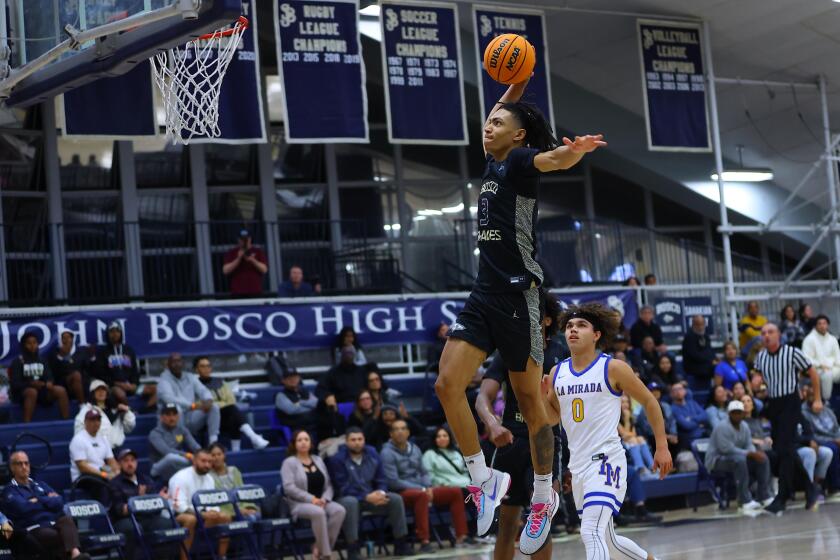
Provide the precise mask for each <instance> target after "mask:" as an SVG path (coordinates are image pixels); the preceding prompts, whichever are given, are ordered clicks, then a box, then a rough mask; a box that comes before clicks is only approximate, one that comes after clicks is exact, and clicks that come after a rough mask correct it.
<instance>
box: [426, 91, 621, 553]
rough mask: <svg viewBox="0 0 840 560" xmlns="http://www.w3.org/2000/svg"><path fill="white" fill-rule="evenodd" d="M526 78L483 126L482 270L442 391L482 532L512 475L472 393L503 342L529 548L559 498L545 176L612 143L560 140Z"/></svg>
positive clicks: (446, 355)
mask: <svg viewBox="0 0 840 560" xmlns="http://www.w3.org/2000/svg"><path fill="white" fill-rule="evenodd" d="M527 84H528V81H527V80H526V81H524V82H522V83H518V84H514V85H512V86H510V87H509V88H508V90H507V91H506V92H505V94H504V95H503V96H502V98H501V99H500V100H499V102H498V103H496V105H495V106H494V107H493V110H492V111H491V112H490V115H489V116H488V118H487V122H485V123H484V151H485V156H486V158H487V168H486V170H485V172H484V175H483V178H482V185H481V191H480V193H479V198H478V248H479V250H480V252H481V256H480V259H479V267H478V276H477V278H476V280H475V284H474V286H473V291H472V293H471V294H470V297H469V299H468V300H467V303H466V305H465V306H464V309H463V311H462V312H461V314H460V315H458V318H457V320H456V321H455V322H454V323H453V324H452V325H451V327H450V329H449V340H448V341H447V343H446V346H445V347H444V350H443V355H442V356H441V360H440V374H439V376H438V379H437V382H436V383H435V390H436V392H437V395H438V397H439V398H440V401H441V404H442V405H443V409H444V411H445V413H446V419H447V421H448V422H449V425H450V427H451V428H452V431H453V433H454V435H455V439H456V440H457V441H458V445H459V446H460V448H461V451H462V452H463V454H464V458H465V460H466V463H467V468H468V469H469V472H470V478H471V480H472V485H471V486H470V487H469V491H470V494H471V497H472V500H473V502H474V503H475V506H476V510H477V514H478V519H477V524H478V534H479V535H484V534H486V533H487V532H488V531H489V530H490V527H491V525H492V523H493V519H494V515H495V512H496V509H497V508H498V507H499V504H500V503H501V501H502V498H503V497H504V495H505V493H506V492H507V490H508V487H509V485H510V476H509V475H508V474H507V473H503V472H500V471H497V470H495V469H489V468H488V467H487V464H486V462H485V459H484V455H483V454H482V453H481V447H480V446H479V442H478V431H477V428H476V424H475V420H474V419H473V415H472V412H471V411H470V407H469V404H468V403H467V399H466V396H465V393H464V391H465V390H466V388H467V385H468V384H469V382H470V380H471V379H472V377H473V375H474V374H475V372H476V370H477V369H478V368H479V366H481V364H482V362H483V361H484V360H485V359H486V357H487V355H488V354H490V353H491V352H493V351H494V350H495V349H498V350H499V353H500V354H501V356H502V358H503V359H504V362H505V363H506V364H507V366H508V367H509V368H510V380H511V386H512V387H513V391H514V393H515V394H516V398H517V400H518V402H519V406H520V409H521V411H522V415H523V416H524V419H525V422H526V424H527V426H528V436H529V439H530V442H531V445H530V448H531V459H532V462H533V466H534V490H533V494H532V498H531V514H530V517H529V521H528V523H526V524H525V528H524V529H523V531H522V534H521V536H520V540H519V549H520V550H521V551H522V553H523V554H528V555H530V554H533V553H534V552H536V551H538V550H539V549H540V548H541V547H542V546H543V545H544V544H545V541H546V539H547V538H548V536H549V533H550V530H549V529H550V523H551V518H552V517H553V516H554V513H555V512H556V511H557V506H558V502H559V499H558V496H557V493H556V492H555V491H554V490H553V489H552V488H551V470H552V464H553V460H554V459H553V456H554V453H553V451H554V436H553V434H552V431H551V426H549V423H548V418H547V416H546V411H545V405H544V403H543V399H542V397H541V395H540V379H541V377H542V361H543V340H542V335H541V332H540V309H539V295H538V289H539V285H540V284H541V283H542V280H543V273H542V269H541V268H540V265H539V264H538V263H537V261H536V244H535V240H534V238H535V233H534V228H535V225H536V220H537V189H538V186H539V177H540V173H547V172H550V171H556V170H558V169H568V168H570V167H572V166H573V165H575V164H576V163H577V162H578V161H580V159H581V158H582V157H583V155H584V154H586V153H587V152H591V151H593V150H595V149H597V148H598V147H600V146H605V145H606V143H605V142H604V141H602V136H601V135H595V136H578V137H575V139H574V141H572V140H570V139H568V138H563V145H562V146H559V142H557V140H556V139H555V138H554V135H553V132H552V130H551V127H550V125H549V124H548V123H547V122H546V120H545V117H543V115H542V114H541V113H540V111H539V110H538V109H537V108H536V107H535V106H533V105H530V104H527V103H522V102H520V101H519V100H520V98H521V97H522V94H523V93H524V92H525V88H526V86H527Z"/></svg>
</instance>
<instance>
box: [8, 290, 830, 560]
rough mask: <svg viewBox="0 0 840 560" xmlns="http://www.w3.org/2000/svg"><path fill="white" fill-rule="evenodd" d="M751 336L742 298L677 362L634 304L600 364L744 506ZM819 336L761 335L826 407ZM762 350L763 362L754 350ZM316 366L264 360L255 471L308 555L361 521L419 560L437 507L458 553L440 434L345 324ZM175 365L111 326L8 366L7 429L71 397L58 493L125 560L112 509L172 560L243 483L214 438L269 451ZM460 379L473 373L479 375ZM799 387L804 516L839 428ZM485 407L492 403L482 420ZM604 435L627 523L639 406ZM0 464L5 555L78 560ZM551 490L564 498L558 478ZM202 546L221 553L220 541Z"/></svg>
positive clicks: (72, 544) (822, 483) (826, 474)
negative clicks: (620, 366) (97, 341)
mask: <svg viewBox="0 0 840 560" xmlns="http://www.w3.org/2000/svg"><path fill="white" fill-rule="evenodd" d="M767 325H768V321H767V319H766V318H765V317H763V316H762V315H761V314H760V309H759V305H758V303H757V302H751V303H750V304H749V306H748V307H747V313H746V314H745V315H744V317H743V318H742V319H741V322H740V325H739V330H740V340H739V346H740V351H739V346H736V344H735V343H734V342H731V341H727V342H725V343H724V344H723V346H722V348H721V352H720V353H718V352H717V351H716V350H715V348H714V347H713V344H712V336H711V333H710V332H709V330H708V329H707V326H706V322H705V319H704V318H703V317H702V316H699V315H698V316H695V317H693V318H692V320H691V328H690V330H689V332H688V333H687V334H686V335H685V336H684V338H683V340H682V348H681V353H680V355H681V358H682V359H681V361H680V360H677V357H676V356H675V355H674V354H673V353H671V352H670V350H669V347H668V346H667V345H666V344H665V340H664V338H663V333H662V329H661V328H660V326H659V325H657V323H656V321H655V320H654V310H653V308H652V307H649V306H645V307H643V308H642V309H641V310H640V313H639V319H638V320H637V321H636V322H635V323H634V324H633V325H631V326H630V328H629V330H625V333H624V334H623V335H620V336H618V337H617V339H616V340H615V341H614V345H613V347H612V348H611V352H610V353H611V354H612V356H613V357H614V358H615V359H619V360H624V361H627V362H628V363H629V364H631V366H632V367H633V369H634V370H635V371H636V373H637V375H638V376H639V377H640V378H641V379H642V380H643V381H644V382H645V383H646V385H647V387H648V388H649V389H650V390H651V392H652V393H653V394H654V396H655V397H656V399H657V400H658V401H659V402H660V405H661V408H662V412H663V416H664V418H665V428H666V433H667V438H668V442H669V446H670V447H671V448H672V453H673V454H674V456H675V457H676V461H675V464H676V466H677V467H678V470H679V471H683V472H685V471H692V470H697V468H698V467H699V466H700V465H698V464H697V460H698V459H699V460H702V462H703V464H702V467H705V469H707V470H708V471H710V472H712V473H719V474H722V473H731V474H732V477H733V478H734V481H735V485H736V487H737V500H738V502H739V504H740V505H741V507H742V509H743V510H745V511H747V510H755V509H758V508H759V507H761V506H766V505H768V504H769V503H770V502H771V501H772V500H773V497H774V496H773V492H772V485H771V480H772V476H773V474H774V471H777V470H778V467H777V464H778V463H779V462H780V461H781V459H780V458H779V457H778V456H777V453H776V451H775V450H774V447H773V440H772V438H771V436H770V434H771V429H772V426H771V425H770V423H769V422H768V420H767V419H766V418H764V417H762V416H761V414H760V413H761V412H762V410H763V409H764V408H765V407H766V403H767V398H768V388H767V384H766V382H765V378H764V375H763V373H762V372H761V371H759V370H758V369H757V367H756V364H755V359H756V356H757V355H758V354H759V351H760V350H761V348H762V347H763V346H764V345H765V343H766V342H765V341H766V340H768V335H767V331H768V330H771V331H772V330H773V328H775V327H767ZM829 325H830V322H829V319H828V318H827V317H825V316H823V315H819V316H816V317H814V318H813V319H811V313H810V308H809V307H808V306H804V307H803V309H801V310H800V313H799V314H796V313H794V310H793V308H792V307H791V306H787V307H786V308H785V309H784V310H783V311H782V312H781V320H780V321H779V323H778V328H777V329H776V330H777V331H778V337H780V342H781V344H790V345H794V346H801V348H802V351H801V352H802V356H803V360H805V361H806V362H807V363H808V364H812V365H813V367H814V368H815V370H816V371H817V373H818V375H819V385H820V390H821V394H822V399H823V400H825V401H826V403H828V400H829V398H830V396H831V394H832V388H833V387H832V386H833V385H834V383H836V382H838V381H840V345H838V341H837V339H836V338H835V337H834V336H833V335H831V333H830V332H829ZM762 329H764V330H762ZM444 332H445V331H444V329H443V328H442V327H441V328H436V335H437V336H436V342H435V344H434V345H433V346H432V348H431V350H430V353H429V360H430V361H429V364H428V368H429V371H430V372H435V371H436V366H437V364H436V363H435V362H436V360H439V357H440V350H441V349H442V344H443V340H444V338H443V336H442V335H441V333H444ZM762 335H763V337H764V339H762ZM778 337H777V339H778ZM771 338H772V337H771ZM768 351H774V352H775V351H778V350H772V344H771V345H770V346H769V347H768ZM331 354H332V357H333V362H334V365H333V366H332V367H331V368H330V370H329V371H328V373H327V374H326V375H324V376H323V377H322V378H321V379H320V380H319V382H318V383H317V386H316V387H315V388H314V390H310V389H309V388H307V387H304V385H303V382H302V377H301V375H300V373H299V372H298V370H296V369H295V368H294V367H292V366H290V365H289V364H288V363H287V362H286V360H285V358H284V357H283V356H282V355H279V356H275V357H274V358H272V359H271V360H270V361H269V364H268V369H269V377H270V379H272V381H273V383H274V384H275V385H277V386H278V387H277V392H276V393H275V394H274V404H275V407H276V417H277V420H278V422H279V423H280V424H282V426H285V427H286V429H287V430H288V432H287V435H286V442H285V444H286V449H287V457H286V459H285V460H284V461H283V462H282V465H273V466H272V468H276V469H277V470H278V471H279V472H280V480H281V485H282V498H283V500H284V502H285V504H286V506H287V508H286V510H285V511H286V512H287V513H286V515H288V516H289V517H290V518H291V519H293V520H300V519H305V520H307V521H308V522H309V524H310V525H311V528H312V534H313V536H314V544H313V546H312V556H313V559H315V560H318V559H320V558H327V557H331V556H332V553H333V551H334V550H335V547H336V542H337V539H338V538H339V536H343V540H344V542H345V543H346V546H347V551H348V558H349V560H358V559H359V558H360V529H361V525H360V524H361V519H362V514H365V513H367V514H372V515H374V516H380V517H382V518H384V520H385V522H387V525H388V527H389V528H390V531H391V533H392V535H393V538H394V541H395V554H396V555H409V554H413V553H414V551H415V543H416V546H417V547H418V550H419V552H420V553H431V552H432V551H434V550H435V546H434V545H433V544H432V543H433V536H434V535H433V534H432V533H433V526H432V525H433V524H432V520H430V515H431V514H430V512H433V511H434V510H433V509H430V507H431V506H435V507H436V508H442V509H446V510H448V512H449V514H450V516H451V520H452V521H451V524H452V530H453V539H452V540H453V543H454V546H455V547H462V546H465V545H467V544H469V543H472V542H474V537H475V535H474V529H473V531H472V532H471V529H470V526H469V522H468V517H469V516H468V511H467V509H466V507H465V504H464V498H465V496H466V494H467V493H466V486H467V485H468V483H469V476H468V475H467V474H466V468H465V465H464V462H463V457H462V456H461V454H460V452H459V451H458V450H457V448H456V447H455V445H454V441H453V439H452V436H451V434H450V432H449V431H448V429H447V428H446V427H445V426H440V427H437V428H436V429H435V430H434V431H433V432H432V431H430V430H429V429H427V425H428V418H424V422H421V421H420V420H418V418H416V417H415V416H414V415H413V414H411V413H410V412H409V411H408V410H407V409H406V407H405V405H404V403H403V402H402V401H399V400H398V399H397V398H395V397H398V393H396V392H395V391H393V390H389V388H388V387H387V385H386V382H385V379H383V376H382V375H381V374H380V372H379V369H378V367H377V365H376V364H375V363H372V362H369V361H368V359H367V358H366V357H365V353H364V350H363V348H362V347H361V345H360V344H359V343H358V340H357V339H356V335H355V333H354V332H353V330H352V329H349V328H345V329H342V331H341V332H340V334H339V336H338V338H337V341H336V345H335V347H334V348H332V349H331ZM192 366H193V372H190V371H185V368H184V360H183V358H182V356H181V355H180V354H178V353H173V354H171V355H170V356H169V357H168V359H167V360H166V368H165V369H164V370H163V372H162V373H161V374H160V376H159V377H158V380H157V384H156V385H153V384H144V383H142V382H141V372H140V369H139V363H138V360H137V356H136V355H135V354H134V352H133V351H132V349H131V348H130V347H129V346H127V345H126V344H124V342H123V340H122V327H121V325H120V324H119V323H116V322H115V323H112V324H110V325H109V326H108V343H107V344H106V345H104V346H102V347H101V348H86V349H78V348H76V347H75V344H74V340H73V334H72V333H70V332H65V333H62V336H61V344H60V346H59V347H58V348H57V349H56V350H54V351H53V352H51V353H50V355H49V356H48V357H45V358H42V357H41V356H40V354H39V351H38V338H37V336H36V335H35V334H34V333H26V334H25V335H24V336H23V337H22V340H21V353H20V356H19V357H18V358H17V359H16V360H15V361H14V362H13V363H12V365H11V366H10V368H9V374H10V379H9V381H10V387H11V394H12V398H13V400H14V401H15V402H17V403H19V404H20V405H21V409H22V417H23V421H24V422H30V421H31V420H32V418H33V414H34V411H35V407H36V405H38V404H40V405H46V406H57V407H58V410H59V412H60V414H61V416H62V417H63V418H69V414H70V399H74V400H77V401H79V404H80V408H79V412H78V414H77V415H76V417H75V421H74V433H75V435H74V436H73V438H72V441H71V443H70V449H69V451H70V471H71V481H72V484H73V486H74V487H75V488H77V489H80V490H82V491H83V492H85V493H86V494H87V495H88V496H90V497H91V498H94V499H97V500H99V501H100V502H102V503H103V504H107V506H108V508H109V514H110V517H111V520H112V523H113V526H114V528H115V530H116V531H117V532H119V533H121V534H123V535H124V536H125V539H126V544H127V546H126V550H129V551H134V549H135V547H134V546H133V544H134V543H135V540H136V535H135V527H134V524H133V522H132V520H131V519H130V515H129V509H128V501H129V499H130V498H132V497H134V496H141V495H146V494H157V495H159V496H161V497H162V498H164V499H165V500H167V501H168V503H169V504H170V505H171V510H172V512H173V515H174V522H175V523H177V525H179V526H181V527H183V528H185V529H186V537H185V543H186V546H187V548H186V549H181V550H180V551H177V550H174V549H173V550H171V551H170V552H171V554H180V556H181V558H186V557H187V556H186V554H185V550H188V549H189V546H190V545H191V543H192V542H193V540H194V538H195V534H196V530H197V527H198V526H199V525H203V526H207V527H214V526H217V525H223V524H227V523H230V522H231V521H232V520H233V519H234V517H235V511H234V510H233V508H232V507H231V506H220V507H216V508H206V509H201V510H200V511H196V510H195V508H194V507H193V502H192V496H193V495H194V494H195V492H197V491H200V490H212V489H225V490H231V489H234V488H238V487H241V486H242V485H243V477H242V473H241V472H240V471H239V470H238V469H237V468H236V467H234V466H228V465H227V463H226V453H227V448H226V447H225V446H223V444H222V443H221V442H223V441H224V442H229V446H230V450H231V451H232V452H238V451H240V449H241V447H242V443H241V440H242V438H243V437H244V438H246V439H247V440H248V442H249V443H250V447H251V448H253V449H257V450H259V449H263V448H265V447H266V446H268V445H269V440H268V439H266V437H264V436H263V435H262V434H260V433H258V432H257V431H256V430H255V428H254V427H253V426H251V424H249V422H248V421H247V418H246V416H245V415H244V414H243V412H242V411H241V410H240V408H239V407H238V406H237V400H236V396H235V395H234V392H233V391H232V390H231V387H230V385H229V384H228V383H226V382H225V381H223V380H222V379H220V378H218V377H215V376H214V375H213V367H212V361H211V359H210V358H209V357H207V356H199V357H196V358H195V359H194V360H193V362H192ZM476 377H477V379H480V372H477V374H476ZM799 389H800V395H801V398H802V407H801V414H799V417H798V418H792V419H785V420H786V421H791V422H796V423H797V433H798V434H799V440H798V442H797V444H796V445H797V447H796V455H797V458H798V459H797V460H798V463H797V465H798V467H801V472H802V473H803V475H802V476H803V477H807V481H806V482H805V483H804V484H805V487H804V488H805V490H806V496H807V505H808V507H816V505H817V504H818V503H819V501H820V500H822V496H823V493H824V492H835V491H837V490H838V489H840V447H839V446H840V425H838V420H837V417H836V415H835V413H834V411H833V410H832V408H831V407H830V406H824V407H820V406H816V405H815V402H817V401H816V396H815V392H814V387H812V386H811V384H810V382H809V381H808V380H803V381H802V382H801V383H800V387H799ZM699 393H708V395H709V397H708V402H707V403H705V406H704V405H701V404H700V403H699V402H698V401H697V400H696V399H695V395H696V394H699ZM85 394H87V397H86V396H85ZM130 396H137V397H141V399H140V400H141V401H142V402H143V403H144V406H145V407H146V409H148V410H156V411H157V414H158V422H157V425H156V426H155V427H154V428H153V429H152V430H151V432H150V433H148V450H149V451H148V456H147V457H142V456H138V455H139V454H138V452H137V451H135V450H132V449H130V448H128V447H126V446H125V442H126V436H127V435H128V434H132V433H133V431H134V430H135V427H136V425H137V415H138V413H137V412H135V411H133V410H132V409H131V408H130V406H129V402H130V401H129V397H130ZM137 400H138V399H133V401H134V402H137ZM500 410H501V408H500V407H498V406H494V411H498V412H496V414H497V415H498V414H499V413H500ZM617 430H618V433H619V435H620V437H621V439H622V441H623V442H624V446H625V449H626V452H627V455H628V466H629V467H630V471H629V473H628V477H629V480H628V489H629V492H628V505H629V508H630V511H631V512H633V513H634V514H635V518H636V519H639V520H641V521H648V522H649V521H657V520H659V519H660V518H657V517H656V516H652V515H650V514H649V513H648V512H647V510H646V509H645V495H644V488H643V485H642V484H641V481H645V480H652V479H654V478H656V475H655V474H654V473H652V472H651V471H652V466H653V458H652V453H651V449H652V446H653V430H652V428H651V426H650V423H649V422H648V420H647V418H646V416H645V413H644V410H643V409H642V408H641V407H640V406H639V405H638V403H635V402H632V401H631V400H630V399H629V398H628V397H626V396H625V397H623V400H622V408H621V420H620V423H619V425H618V426H617ZM485 437H486V435H485ZM700 438H709V439H708V447H707V450H706V452H705V458H701V457H699V456H698V455H697V454H695V453H693V451H695V449H693V446H692V444H693V443H694V442H695V441H696V440H698V439H700ZM140 459H148V461H149V467H150V468H149V472H148V474H147V473H145V472H141V469H139V468H138V465H139V463H140V461H139V460H140ZM10 468H11V472H12V475H13V479H12V481H11V482H10V483H9V484H8V485H7V486H6V487H5V488H4V489H3V491H2V495H0V512H2V513H0V524H2V531H0V534H2V536H3V537H4V538H5V539H7V540H8V541H9V542H10V543H11V544H12V546H13V548H17V550H20V547H26V546H31V543H32V542H33V539H34V540H35V541H37V542H38V546H40V547H41V548H42V549H43V550H45V551H47V552H48V553H52V554H55V555H56V557H61V558H82V559H84V558H87V557H88V556H87V555H86V554H85V553H84V552H83V551H81V549H80V545H79V534H78V530H77V529H76V526H75V525H74V523H73V522H72V520H70V519H69V518H67V517H65V516H64V515H63V512H62V506H63V503H64V502H63V499H62V498H61V496H60V495H59V494H58V493H56V492H55V491H53V489H51V488H50V487H49V486H48V485H47V484H45V483H43V482H40V481H37V480H33V479H31V478H30V463H29V458H28V456H27V454H26V453H25V452H23V451H18V452H16V453H14V454H13V455H12V456H11V458H10ZM561 472H562V471H561ZM563 478H566V477H563ZM562 488H563V491H564V492H563V493H564V494H566V495H567V500H566V501H567V502H568V503H571V499H570V497H569V496H568V494H569V493H570V491H571V490H570V484H568V480H564V481H563V483H562ZM572 509H573V508H572ZM239 512H240V514H241V515H242V518H243V519H245V520H256V519H259V518H260V517H261V515H262V514H263V511H262V509H261V506H260V504H248V503H246V504H240V506H239ZM575 519H576V515H575V512H574V511H570V512H561V513H560V514H559V515H558V520H559V521H560V523H564V524H565V525H566V526H567V528H569V529H571V528H572V527H574V525H575ZM171 523H172V521H171V520H167V519H166V518H165V517H161V516H159V515H157V516H143V517H141V518H140V525H141V528H142V530H144V531H155V530H159V529H167V528H171V527H172V525H171ZM412 523H413V526H412ZM216 544H217V546H218V550H217V552H218V554H219V555H220V556H222V557H224V556H225V554H226V551H227V549H228V547H229V545H230V543H229V541H228V539H226V538H222V539H219V540H218V542H217V543H216Z"/></svg>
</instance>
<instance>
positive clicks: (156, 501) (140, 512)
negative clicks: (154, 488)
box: [128, 494, 190, 560]
mask: <svg viewBox="0 0 840 560" xmlns="http://www.w3.org/2000/svg"><path fill="white" fill-rule="evenodd" d="M128 514H129V516H130V517H131V524H132V525H133V526H134V534H135V536H136V537H137V542H138V543H140V546H141V548H142V549H143V555H144V557H145V558H146V560H153V559H154V558H155V555H154V552H153V550H152V549H154V548H156V547H160V546H163V545H174V544H175V543H177V545H178V547H179V548H180V549H181V550H182V551H183V552H184V554H186V555H187V556H189V551H188V550H187V547H186V546H185V545H184V540H186V539H187V537H189V535H190V531H189V529H187V528H186V527H180V526H179V525H178V522H177V521H176V520H175V515H174V514H173V513H172V509H171V508H170V507H169V502H168V501H167V500H164V499H163V498H162V497H161V496H158V495H155V494H148V495H146V496H134V497H133V498H129V499H128ZM162 514H165V517H168V518H169V520H170V522H171V524H172V527H171V528H169V529H158V530H157V531H148V532H144V531H143V526H142V525H141V524H140V517H141V516H144V515H162Z"/></svg>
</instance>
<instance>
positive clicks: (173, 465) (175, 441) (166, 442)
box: [149, 403, 201, 481]
mask: <svg viewBox="0 0 840 560" xmlns="http://www.w3.org/2000/svg"><path fill="white" fill-rule="evenodd" d="M149 447H150V450H149V456H150V459H151V460H152V476H153V477H155V478H157V479H159V480H163V481H166V480H169V478H170V477H171V476H172V475H173V474H175V472H176V471H178V470H180V469H183V468H185V467H187V466H189V464H190V463H191V462H192V459H193V453H195V452H196V451H197V450H198V449H200V448H201V446H200V445H198V442H197V441H195V438H193V436H192V434H191V433H190V431H189V430H187V429H186V428H185V427H183V426H182V425H181V423H180V418H179V414H178V405H176V404H175V403H166V404H164V405H163V407H162V408H161V410H160V422H158V425H157V426H155V427H154V429H152V431H151V432H150V433H149Z"/></svg>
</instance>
